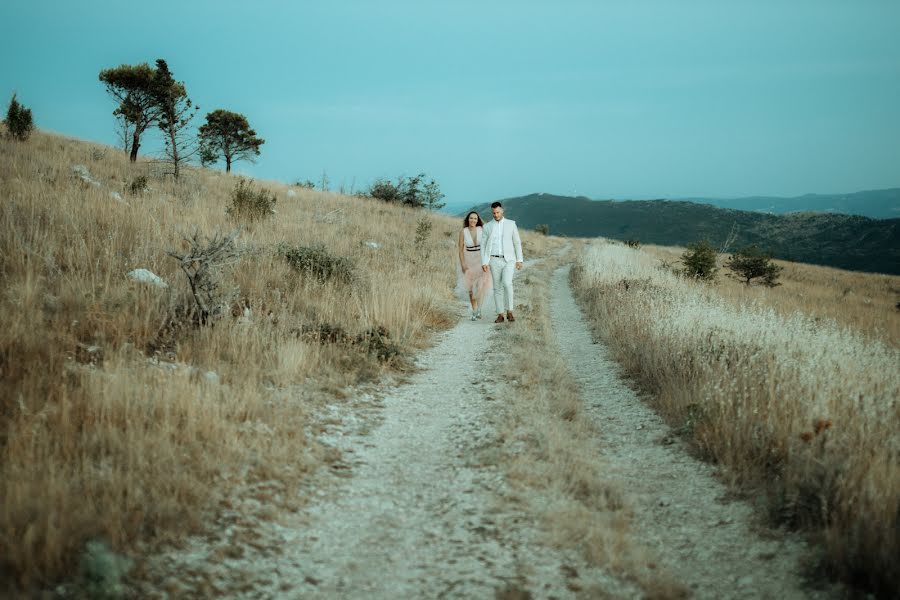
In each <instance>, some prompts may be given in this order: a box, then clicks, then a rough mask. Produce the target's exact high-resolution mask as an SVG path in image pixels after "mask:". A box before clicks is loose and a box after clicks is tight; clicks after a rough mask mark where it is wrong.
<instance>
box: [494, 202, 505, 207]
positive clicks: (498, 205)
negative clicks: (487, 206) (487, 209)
mask: <svg viewBox="0 0 900 600" xmlns="http://www.w3.org/2000/svg"><path fill="white" fill-rule="evenodd" d="M491 208H503V204H502V203H500V202H493V203H491Z"/></svg>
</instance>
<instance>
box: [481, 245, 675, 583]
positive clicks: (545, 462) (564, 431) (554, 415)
mask: <svg viewBox="0 0 900 600" xmlns="http://www.w3.org/2000/svg"><path fill="white" fill-rule="evenodd" d="M558 265H559V260H547V261H545V262H544V263H543V264H541V265H540V266H538V267H530V268H529V270H528V271H525V272H524V273H525V275H524V276H521V277H519V279H518V281H517V283H516V298H517V304H519V305H520V306H519V308H518V310H517V312H516V314H517V315H518V317H519V318H518V319H517V321H516V323H515V325H511V326H503V331H502V336H500V337H501V339H500V342H499V343H500V344H501V347H500V348H499V350H500V354H501V355H503V356H507V357H508V359H507V360H508V364H510V365H515V371H514V372H511V373H510V374H509V376H508V377H506V378H504V379H505V381H502V382H501V383H500V385H501V386H504V385H506V386H509V388H510V389H506V390H505V391H502V392H501V393H500V395H501V397H502V398H503V402H502V406H501V407H499V408H498V410H499V411H500V412H499V413H498V415H497V418H498V419H499V420H501V421H502V424H503V427H502V436H503V439H504V447H505V448H506V452H507V454H508V460H507V461H506V468H507V473H508V477H509V480H510V481H511V482H512V483H513V484H514V485H516V486H523V487H525V488H527V489H528V490H529V491H530V492H531V493H530V494H528V495H529V496H531V497H532V498H537V499H539V500H537V501H536V502H535V505H534V506H532V507H531V510H533V511H534V512H535V513H536V514H538V515H542V516H543V523H544V525H545V527H546V530H547V532H548V535H549V538H550V540H551V542H552V543H554V544H556V545H558V546H563V547H574V548H577V549H579V550H580V551H581V552H582V553H583V554H584V556H585V557H586V558H587V560H588V561H589V562H590V563H591V564H595V565H600V566H602V567H605V568H607V569H609V570H611V571H612V572H614V573H616V574H617V575H618V576H619V577H621V578H623V579H624V580H627V581H630V582H632V583H633V584H635V585H637V586H638V588H639V589H640V590H641V593H642V594H643V595H644V596H645V597H648V598H681V597H685V595H686V589H685V588H684V587H683V586H682V585H681V584H679V583H678V582H677V581H676V580H674V579H673V577H672V576H671V575H669V574H666V573H663V572H660V570H659V569H658V568H657V567H656V566H655V561H654V560H653V558H652V553H650V552H648V551H647V549H645V548H641V547H640V546H638V545H637V544H636V543H635V542H634V541H633V540H632V539H631V537H630V525H629V521H630V514H631V513H630V510H629V508H628V506H627V505H626V504H625V503H624V501H623V498H622V493H621V490H619V489H618V488H617V487H616V486H615V485H613V484H611V483H610V482H609V481H608V480H607V479H606V478H605V477H604V475H603V471H604V464H603V462H602V461H601V460H598V456H599V454H600V453H599V450H598V449H597V439H598V438H599V435H598V432H597V430H596V427H595V426H594V425H593V423H592V422H591V419H590V417H589V416H588V415H586V414H585V413H584V412H583V410H582V408H583V402H584V401H583V399H582V398H581V394H580V391H579V389H578V386H577V385H576V384H575V383H574V381H573V379H572V376H571V374H570V372H569V370H568V368H567V366H566V364H565V363H564V362H563V360H562V359H561V358H560V356H559V354H558V353H556V352H552V351H550V352H548V351H547V350H548V348H553V347H555V346H556V339H555V337H554V334H553V331H552V329H551V322H550V317H549V314H548V312H547V310H548V304H549V292H548V288H547V283H548V282H549V281H550V280H551V279H552V277H551V276H552V273H553V270H554V268H555V267H557V266H558ZM510 379H512V381H509V380H510Z"/></svg>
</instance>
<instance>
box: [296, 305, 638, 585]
mask: <svg viewBox="0 0 900 600" xmlns="http://www.w3.org/2000/svg"><path fill="white" fill-rule="evenodd" d="M500 332H502V329H500V330H499V331H498V328H495V327H494V326H493V325H491V324H488V323H485V322H483V321H480V322H474V323H473V322H471V321H467V320H465V321H461V322H460V324H459V325H457V326H456V327H455V328H454V329H452V330H451V331H449V332H446V333H444V334H442V336H441V339H440V340H439V341H438V343H437V344H436V345H435V346H434V347H433V348H431V349H430V350H428V351H427V352H426V353H425V354H424V356H422V357H421V359H420V360H419V361H418V366H419V367H420V368H421V369H422V371H421V372H420V373H418V374H417V375H415V376H414V377H413V378H412V380H411V381H410V382H409V383H408V384H407V385H403V386H400V387H398V388H396V389H395V390H394V391H393V392H392V393H391V394H390V395H389V396H387V397H386V398H385V399H384V406H383V411H382V415H381V417H382V422H381V424H380V425H379V426H377V428H375V429H374V430H372V431H371V432H370V433H368V434H367V435H364V436H362V437H358V436H351V438H350V439H345V440H344V442H343V443H342V444H341V445H346V446H348V447H356V450H355V451H354V452H353V454H352V455H353V456H354V457H355V458H354V463H353V464H352V465H351V468H352V471H353V475H352V477H351V478H350V479H348V481H347V485H346V486H345V487H343V488H342V489H339V490H337V492H338V493H337V494H336V495H335V497H334V498H333V499H331V500H330V501H326V502H322V503H318V504H317V505H316V506H313V507H312V508H311V509H310V510H309V511H308V512H307V516H308V518H309V519H310V523H309V527H308V529H305V530H300V529H298V530H295V531H293V532H289V533H288V534H287V535H286V536H285V540H284V542H285V544H286V547H287V548H290V550H289V551H287V552H286V554H285V557H284V559H285V560H283V561H282V562H284V563H286V564H287V568H286V569H284V570H283V571H284V572H283V573H282V576H281V577H282V579H284V578H287V579H292V580H293V581H294V582H297V583H299V585H298V587H297V588H296V589H295V592H296V593H297V595H298V596H302V597H312V598H316V597H321V598H335V597H356V598H362V597H364V598H444V597H448V598H449V597H452V598H490V597H493V596H494V595H495V594H503V593H504V592H505V593H507V594H513V595H512V596H511V597H516V596H515V595H514V594H515V593H517V592H521V591H523V590H529V592H530V593H531V594H533V596H534V597H557V598H566V597H574V594H573V592H571V591H570V590H569V586H570V584H571V581H570V579H571V577H572V573H576V572H577V573H579V587H580V586H585V585H590V586H594V587H603V588H605V589H610V590H616V589H619V590H624V589H627V588H628V586H625V584H621V583H619V582H617V581H615V580H614V579H613V578H611V577H609V576H608V575H607V574H605V573H604V572H603V571H601V570H600V569H597V568H591V567H589V566H587V565H585V564H583V559H581V558H580V557H579V556H578V554H577V553H576V552H574V551H558V550H551V549H549V548H547V547H544V546H542V545H540V544H539V543H538V542H537V539H538V538H539V536H540V534H539V532H538V530H537V529H536V527H535V526H534V525H533V524H532V522H531V517H530V515H528V514H527V513H525V512H524V511H523V509H522V508H520V506H521V505H520V504H519V503H515V502H511V501H510V500H509V490H508V488H507V486H506V483H505V476H504V474H503V471H502V469H501V468H500V467H499V466H498V465H497V464H496V461H494V460H493V459H492V457H494V456H495V455H496V456H497V457H499V452H494V451H493V449H495V448H497V447H498V446H499V441H498V440H497V435H496V432H495V431H494V429H493V427H492V426H491V425H490V422H491V419H490V415H489V414H488V413H489V411H491V410H492V405H494V404H495V403H496V402H497V400H495V399H494V398H493V396H492V395H491V393H490V390H491V388H490V384H488V383H485V381H486V380H487V379H489V374H490V372H491V370H492V369H493V368H496V366H497V365H496V361H495V360H494V359H492V358H491V357H490V356H489V355H488V353H487V352H486V349H487V348H488V347H489V344H490V339H491V337H492V336H494V335H498V334H499V333H500ZM298 571H299V573H297V572H298ZM291 572H293V573H295V574H301V573H302V576H301V577H296V576H295V575H291ZM623 586H624V587H623ZM523 597H524V596H523Z"/></svg>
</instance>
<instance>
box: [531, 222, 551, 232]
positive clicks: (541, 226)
mask: <svg viewBox="0 0 900 600" xmlns="http://www.w3.org/2000/svg"><path fill="white" fill-rule="evenodd" d="M534 230H535V231H536V232H538V233H540V234H543V235H550V226H549V225H547V224H546V223H541V224H539V225H535V226H534Z"/></svg>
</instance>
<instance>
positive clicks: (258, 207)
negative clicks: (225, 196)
mask: <svg viewBox="0 0 900 600" xmlns="http://www.w3.org/2000/svg"><path fill="white" fill-rule="evenodd" d="M277 202H278V198H276V197H275V194H273V193H272V192H270V191H269V190H267V189H265V188H255V187H254V186H253V183H252V182H251V181H248V180H246V179H243V178H242V179H240V180H238V182H237V184H235V186H234V190H232V192H231V202H230V203H229V204H228V206H227V207H226V208H225V213H226V214H228V216H230V217H232V218H234V219H236V220H238V221H247V222H249V223H252V222H254V221H258V220H260V219H265V218H266V217H270V216H272V215H273V214H275V204H276V203H277Z"/></svg>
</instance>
